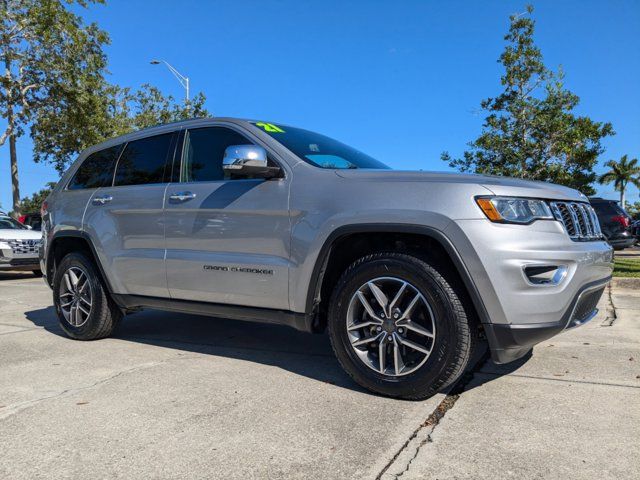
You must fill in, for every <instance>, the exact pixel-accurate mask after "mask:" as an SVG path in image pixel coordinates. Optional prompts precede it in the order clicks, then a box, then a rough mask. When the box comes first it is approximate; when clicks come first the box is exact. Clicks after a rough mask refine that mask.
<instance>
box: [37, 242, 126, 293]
mask: <svg viewBox="0 0 640 480" xmlns="http://www.w3.org/2000/svg"><path fill="white" fill-rule="evenodd" d="M71 252H82V253H85V254H86V255H87V256H88V257H89V259H90V260H92V261H93V263H94V264H95V265H96V267H97V268H98V273H99V274H100V277H101V280H102V282H103V284H104V285H105V287H106V288H107V291H108V292H109V294H111V293H113V289H112V288H111V284H110V283H109V279H108V277H107V276H106V275H105V272H104V270H103V268H102V264H101V263H100V261H99V260H98V254H97V252H96V249H95V246H94V245H93V242H92V241H91V237H89V235H88V234H87V233H86V232H83V231H64V230H63V231H60V232H57V233H56V234H54V236H53V238H52V239H51V240H50V245H49V248H48V251H47V261H46V269H47V272H46V277H47V283H49V286H52V285H53V276H54V273H55V269H56V268H57V265H58V264H59V263H60V261H61V260H62V259H63V258H64V257H65V255H67V254H69V253H71Z"/></svg>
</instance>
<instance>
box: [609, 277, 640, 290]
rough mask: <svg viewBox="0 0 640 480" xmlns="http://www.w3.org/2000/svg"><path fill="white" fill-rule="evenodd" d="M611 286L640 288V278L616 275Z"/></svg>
mask: <svg viewBox="0 0 640 480" xmlns="http://www.w3.org/2000/svg"><path fill="white" fill-rule="evenodd" d="M611 287H613V288H633V289H636V290H640V278H627V277H614V278H612V279H611Z"/></svg>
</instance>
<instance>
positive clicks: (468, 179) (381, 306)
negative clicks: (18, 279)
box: [41, 118, 612, 399]
mask: <svg viewBox="0 0 640 480" xmlns="http://www.w3.org/2000/svg"><path fill="white" fill-rule="evenodd" d="M43 213H44V217H43V249H42V254H41V256H42V258H41V264H42V265H41V266H42V271H43V272H44V274H45V276H46V279H47V282H48V283H49V285H50V286H51V288H52V289H53V300H54V303H55V307H56V310H57V313H58V316H59V319H60V323H61V325H62V328H63V329H64V330H65V332H66V333H67V334H68V335H69V336H70V337H72V338H75V339H79V340H92V339H96V338H101V337H105V336H107V335H109V334H111V332H112V331H113V329H114V328H115V327H116V325H117V323H118V322H119V320H120V319H121V318H122V317H123V315H124V314H126V313H127V312H132V311H136V310H138V309H141V308H158V309H167V310H173V311H182V312H190V313H195V314H204V315H211V316H220V317H229V318H237V319H242V320H251V321H258V322H268V323H279V324H286V325H290V326H292V327H294V328H296V329H299V330H303V331H307V332H323V331H325V330H327V331H328V332H329V335H330V338H331V342H332V345H333V348H334V351H335V354H336V356H337V358H338V360H339V361H340V363H341V364H342V366H343V367H344V369H345V370H346V371H347V373H348V374H349V375H351V376H352V377H353V378H354V380H355V381H356V382H358V383H359V384H361V385H363V386H364V387H366V388H368V389H370V390H373V391H375V392H378V393H382V394H384V395H389V396H394V397H401V398H407V399H419V398H425V397H428V396H430V395H433V394H434V393H436V392H438V391H440V390H442V389H444V388H446V387H447V386H448V385H451V384H452V383H453V382H454V381H455V380H456V379H457V378H458V377H459V376H460V375H461V373H462V372H463V371H464V369H465V368H466V367H467V365H468V363H469V359H470V356H471V354H472V350H473V349H474V347H475V346H476V345H480V344H479V343H478V341H482V342H487V343H488V346H489V348H490V350H491V354H492V357H493V359H494V360H495V361H496V362H498V363H505V362H510V361H512V360H515V359H517V358H519V357H522V356H523V355H525V354H526V353H527V352H529V351H530V350H531V348H532V346H533V345H535V344H536V343H539V342H541V341H543V340H545V339H548V338H550V337H551V336H553V335H555V334H557V333H559V332H561V331H563V330H565V329H567V328H571V327H574V326H577V325H580V324H582V323H585V322H587V321H588V320H590V319H591V318H592V317H593V315H594V314H595V312H596V304H597V302H598V299H599V298H600V296H601V294H602V292H603V290H604V289H605V286H606V284H607V282H608V281H609V279H610V276H611V272H612V263H611V262H612V250H611V248H610V247H609V245H608V244H607V243H606V242H605V241H604V240H603V237H602V234H601V231H600V227H599V225H598V220H597V218H596V216H595V214H594V211H593V209H592V208H591V206H590V205H589V203H588V201H587V199H586V198H585V197H584V196H583V195H582V194H580V193H579V192H577V191H575V190H571V189H569V188H565V187H561V186H557V185H550V184H545V183H538V182H527V181H521V180H514V179H510V178H494V177H482V176H476V175H457V174H446V173H427V172H403V171H394V170H390V169H389V168H388V167H387V166H385V165H384V164H382V163H380V162H379V161H377V160H375V159H373V158H371V157H369V156H367V155H365V154H364V153H362V152H359V151H357V150H355V149H354V148H352V147H349V146H347V145H345V144H343V143H340V142H338V141H336V140H333V139H331V138H328V137H326V136H324V135H320V134H317V133H313V132H310V131H307V130H303V129H300V128H294V127H290V126H286V125H280V124H273V123H267V122H256V121H248V120H237V119H230V118H215V119H202V120H190V121H185V122H180V123H175V124H171V125H164V126H159V127H154V128H151V129H148V130H144V131H140V132H136V133H133V134H130V135H126V136H123V137H119V138H115V139H113V140H109V141H107V142H105V143H102V144H100V145H97V146H95V147H92V148H89V149H88V150H87V151H85V152H83V153H82V154H81V155H80V157H79V158H78V160H77V161H76V162H75V163H74V164H73V165H72V167H71V168H70V169H69V171H68V172H67V173H66V174H65V175H64V177H63V178H62V180H61V181H60V182H59V183H58V186H57V187H56V189H55V191H54V192H53V193H52V194H51V196H50V197H49V198H48V200H47V202H46V204H45V205H44V208H43Z"/></svg>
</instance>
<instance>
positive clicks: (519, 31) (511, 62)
mask: <svg viewBox="0 0 640 480" xmlns="http://www.w3.org/2000/svg"><path fill="white" fill-rule="evenodd" d="M532 13H533V7H531V6H527V11H526V12H525V13H523V14H518V15H512V16H511V17H510V22H511V25H510V27H509V33H508V34H507V35H506V36H505V37H504V39H505V40H506V41H507V42H508V44H507V46H506V48H505V50H504V52H503V53H502V55H500V58H499V60H498V62H499V63H502V65H504V68H505V73H504V75H503V76H502V77H501V84H502V86H503V87H504V91H503V92H502V93H501V94H500V95H498V96H497V97H495V98H487V99H486V100H484V101H483V102H482V103H481V107H482V109H483V110H485V111H486V112H487V113H488V115H487V117H486V118H485V121H484V124H483V128H482V133H481V135H480V136H479V137H478V138H477V139H476V140H474V141H473V142H470V143H469V144H468V145H469V147H470V150H468V151H465V152H464V154H463V158H457V159H454V158H452V157H451V156H450V155H449V153H447V152H443V154H442V156H441V158H442V160H444V161H446V162H448V163H449V165H450V166H451V167H453V168H456V169H459V170H461V171H463V172H469V171H471V172H476V173H482V174H491V175H506V176H511V177H519V178H525V179H530V180H542V181H548V182H554V183H559V184H562V185H567V186H569V187H573V188H577V189H579V190H581V191H582V192H583V193H585V194H587V195H591V194H593V193H595V191H594V189H593V188H592V187H591V183H593V181H594V180H595V179H596V174H595V173H594V172H593V167H594V166H595V165H596V162H597V157H598V155H600V154H601V153H602V152H603V151H604V148H603V147H602V145H601V140H602V138H604V137H606V136H608V135H613V134H614V132H613V128H612V126H611V124H610V123H599V122H594V121H593V120H591V119H590V118H588V117H580V116H576V115H574V114H573V113H572V111H573V110H574V109H575V107H576V106H577V105H578V103H579V100H580V99H579V98H578V96H577V95H574V94H573V93H571V92H570V91H568V90H567V89H565V88H564V83H563V79H564V74H563V72H562V70H559V71H558V72H557V73H554V72H552V71H551V70H549V69H548V68H547V67H545V65H544V63H543V60H542V54H541V52H540V49H539V48H538V47H536V45H535V44H534V41H533V33H534V27H535V22H534V21H533V20H532V19H531V14H532Z"/></svg>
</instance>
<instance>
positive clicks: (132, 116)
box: [31, 79, 210, 173]
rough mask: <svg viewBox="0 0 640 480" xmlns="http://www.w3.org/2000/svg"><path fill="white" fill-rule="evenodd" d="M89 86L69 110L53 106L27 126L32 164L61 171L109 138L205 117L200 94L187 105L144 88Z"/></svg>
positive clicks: (148, 86)
mask: <svg viewBox="0 0 640 480" xmlns="http://www.w3.org/2000/svg"><path fill="white" fill-rule="evenodd" d="M94 83H95V85H94V87H93V88H92V89H90V90H87V91H85V92H76V94H75V95H70V96H69V98H72V99H73V100H72V101H73V102H74V106H73V107H67V106H65V107H61V106H59V105H55V106H51V107H48V108H46V109H44V110H43V111H42V112H41V115H40V119H39V120H40V121H39V122H38V123H37V124H35V125H34V126H33V127H32V128H31V137H32V139H33V144H34V161H35V162H49V163H52V164H53V165H54V166H55V168H56V170H58V172H60V173H62V172H63V171H64V170H65V169H66V167H67V166H68V165H69V163H70V162H71V161H72V160H73V158H74V156H75V155H77V154H78V153H79V152H81V151H82V150H84V149H85V148H87V147H89V146H91V145H95V144H97V143H100V142H102V141H104V140H106V139H108V138H112V137H115V136H118V135H123V134H125V133H128V132H131V131H134V130H139V129H142V128H147V127H151V126H154V125H160V124H163V123H169V122H175V121H178V120H185V119H188V118H196V117H207V116H210V114H209V112H208V111H207V110H206V109H205V108H204V103H205V101H206V97H205V95H204V94H203V93H198V94H197V95H196V96H195V97H194V98H193V99H192V100H191V101H189V102H185V103H177V102H176V101H175V99H174V98H173V97H172V96H171V95H168V96H164V95H163V94H162V92H160V90H159V89H158V88H156V87H154V86H152V85H148V84H144V85H142V87H141V88H140V89H138V90H136V91H133V92H132V91H131V89H130V88H126V87H125V88H123V87H119V86H117V85H110V84H108V83H107V82H106V81H104V79H102V80H96V81H95V82H94ZM85 85H87V86H88V83H87V84H85ZM81 109H84V110H86V113H83V114H80V115H77V116H76V114H75V112H77V111H79V110H81ZM61 125H62V126H63V127H62V128H61Z"/></svg>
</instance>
